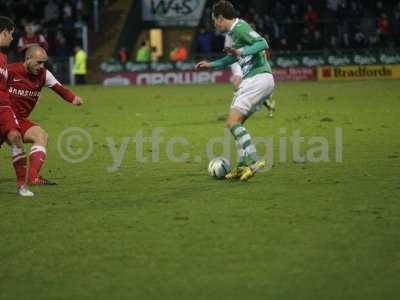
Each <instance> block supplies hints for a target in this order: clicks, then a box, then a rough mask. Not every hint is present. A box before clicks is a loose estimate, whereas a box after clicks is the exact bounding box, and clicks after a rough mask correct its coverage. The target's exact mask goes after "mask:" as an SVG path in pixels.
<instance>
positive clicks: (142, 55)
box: [136, 41, 151, 63]
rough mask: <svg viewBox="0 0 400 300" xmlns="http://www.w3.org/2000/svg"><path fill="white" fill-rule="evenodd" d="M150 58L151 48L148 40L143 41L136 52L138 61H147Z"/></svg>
mask: <svg viewBox="0 0 400 300" xmlns="http://www.w3.org/2000/svg"><path fill="white" fill-rule="evenodd" d="M150 60H151V49H150V46H149V42H148V41H143V42H142V45H141V47H140V48H139V50H138V52H137V54H136V61H137V62H138V63H149V62H150Z"/></svg>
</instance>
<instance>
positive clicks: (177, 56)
mask: <svg viewBox="0 0 400 300" xmlns="http://www.w3.org/2000/svg"><path fill="white" fill-rule="evenodd" d="M187 56H188V52H187V49H186V48H185V46H183V45H182V43H180V44H179V45H178V46H177V47H174V48H173V49H172V51H171V53H170V56H169V57H170V59H171V61H173V62H178V61H185V60H186V59H187Z"/></svg>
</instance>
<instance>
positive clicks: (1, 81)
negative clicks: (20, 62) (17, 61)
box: [0, 52, 10, 106]
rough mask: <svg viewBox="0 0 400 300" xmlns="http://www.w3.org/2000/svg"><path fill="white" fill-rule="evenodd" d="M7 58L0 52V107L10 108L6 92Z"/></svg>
mask: <svg viewBox="0 0 400 300" xmlns="http://www.w3.org/2000/svg"><path fill="white" fill-rule="evenodd" d="M7 80H8V70H7V56H6V55H5V54H4V53H1V52H0V106H10V99H9V96H8V91H7Z"/></svg>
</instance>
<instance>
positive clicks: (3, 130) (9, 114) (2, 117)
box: [0, 106, 19, 145]
mask: <svg viewBox="0 0 400 300" xmlns="http://www.w3.org/2000/svg"><path fill="white" fill-rule="evenodd" d="M13 130H16V131H19V125H18V121H17V117H16V116H15V114H14V111H13V110H12V109H11V107H10V106H0V145H1V144H2V143H3V142H4V141H5V140H6V138H7V135H8V133H9V132H10V131H13Z"/></svg>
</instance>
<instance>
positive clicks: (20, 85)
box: [8, 46, 83, 185]
mask: <svg viewBox="0 0 400 300" xmlns="http://www.w3.org/2000/svg"><path fill="white" fill-rule="evenodd" d="M46 61H47V53H46V51H45V50H44V49H43V48H42V47H40V46H31V47H29V48H28V49H27V50H26V53H25V61H24V62H20V63H14V64H10V65H8V72H9V83H8V85H9V88H8V92H9V94H10V100H11V105H12V108H13V110H14V112H15V115H16V116H17V119H18V122H19V124H20V128H21V134H22V137H23V141H24V142H25V143H32V144H33V145H32V148H31V151H30V154H29V168H28V183H29V184H32V185H52V184H54V183H53V182H50V181H49V180H47V179H44V178H43V177H41V176H39V172H40V169H41V167H42V165H43V163H44V160H45V158H46V148H47V133H46V132H45V131H44V130H43V129H42V128H41V127H40V126H39V125H38V124H36V123H34V122H32V121H31V120H29V119H28V117H29V115H30V113H31V112H32V110H33V109H34V107H35V105H36V103H37V101H38V99H39V96H40V92H41V90H42V88H43V87H45V86H46V87H49V88H51V89H52V90H53V91H54V92H56V93H57V94H58V95H60V96H61V97H62V98H63V99H64V100H66V101H68V102H70V103H72V104H73V105H76V106H79V105H82V104H83V101H82V99H81V98H80V97H78V96H76V95H75V94H74V93H72V92H71V91H70V90H69V89H67V88H65V87H64V86H63V85H62V84H61V83H60V82H58V81H57V79H56V78H55V77H54V75H53V74H52V73H51V72H50V71H49V70H47V69H46V68H45V67H44V63H45V62H46ZM17 168H21V169H22V167H20V166H16V171H18V170H17Z"/></svg>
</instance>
